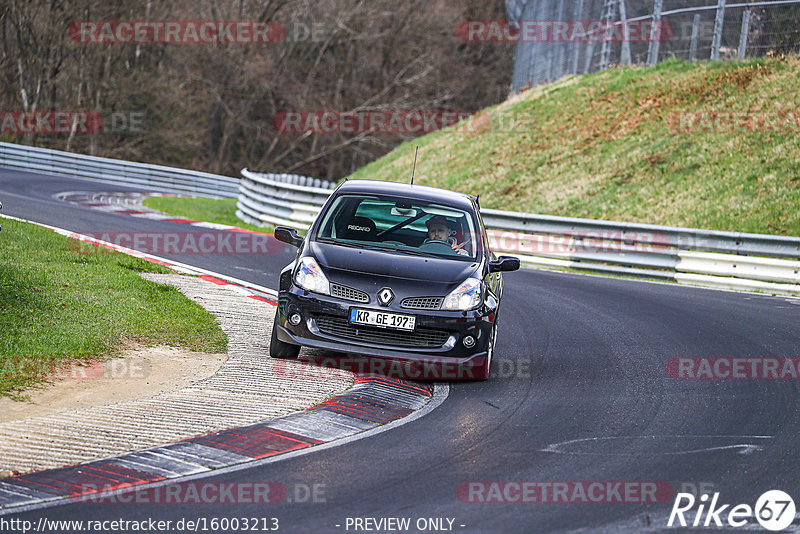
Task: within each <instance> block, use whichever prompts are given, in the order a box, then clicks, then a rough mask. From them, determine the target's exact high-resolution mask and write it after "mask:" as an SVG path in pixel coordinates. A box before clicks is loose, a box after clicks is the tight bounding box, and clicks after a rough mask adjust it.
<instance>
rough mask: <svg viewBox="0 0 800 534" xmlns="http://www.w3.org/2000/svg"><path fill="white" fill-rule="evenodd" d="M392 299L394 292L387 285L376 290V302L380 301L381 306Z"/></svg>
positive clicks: (386, 304) (387, 303)
mask: <svg viewBox="0 0 800 534" xmlns="http://www.w3.org/2000/svg"><path fill="white" fill-rule="evenodd" d="M393 300H394V293H392V290H391V289H389V288H388V287H384V288H383V289H381V290H380V291H378V302H380V303H381V306H388V305H389V303H390V302H392V301H393Z"/></svg>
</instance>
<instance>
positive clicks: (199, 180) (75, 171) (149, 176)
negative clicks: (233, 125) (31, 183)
mask: <svg viewBox="0 0 800 534" xmlns="http://www.w3.org/2000/svg"><path fill="white" fill-rule="evenodd" d="M0 167H5V168H8V169H16V170H20V171H33V172H40V173H44V174H53V175H56V176H69V177H73V178H82V179H84V180H96V181H100V182H105V183H109V184H117V185H125V186H129V187H140V188H143V189H148V190H150V191H154V192H159V193H178V194H180V193H183V194H192V195H197V196H206V197H213V198H235V197H236V196H237V195H238V193H239V180H238V179H236V178H231V177H229V176H220V175H217V174H209V173H205V172H199V171H190V170H186V169H178V168H174V167H164V166H162V165H150V164H147V163H133V162H130V161H124V160H119V159H109V158H98V157H95V156H85V155H83V154H73V153H72V152H62V151H60V150H50V149H46V148H36V147H30V146H25V145H15V144H11V143H0Z"/></svg>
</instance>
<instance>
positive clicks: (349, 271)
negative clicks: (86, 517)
mask: <svg viewBox="0 0 800 534" xmlns="http://www.w3.org/2000/svg"><path fill="white" fill-rule="evenodd" d="M309 248H310V251H311V253H312V255H313V256H314V258H316V260H317V262H318V263H319V265H320V267H322V270H323V271H325V273H326V274H327V276H328V277H329V278H330V279H331V281H338V282H339V283H343V284H348V285H356V287H361V288H363V287H364V286H365V284H366V285H369V286H372V285H374V286H375V287H381V286H383V285H393V284H394V285H396V284H400V285H406V283H412V284H413V285H416V286H419V282H426V284H425V287H426V288H428V289H429V290H431V291H429V294H431V295H435V294H439V293H442V294H443V293H444V292H446V291H449V290H451V289H452V288H453V287H454V286H455V285H458V284H460V283H461V282H463V281H464V280H466V279H467V278H469V277H470V276H472V275H473V274H474V273H475V271H476V270H477V269H478V267H479V265H478V263H477V262H468V261H461V260H457V259H453V260H448V259H439V258H435V257H433V256H431V257H424V256H412V255H406V254H393V253H391V252H380V251H377V250H368V249H358V248H354V247H345V246H339V245H332V244H327V243H317V242H312V243H311V244H310V247H309ZM478 278H480V276H478ZM436 289H438V290H439V291H436V292H434V291H435V290H436Z"/></svg>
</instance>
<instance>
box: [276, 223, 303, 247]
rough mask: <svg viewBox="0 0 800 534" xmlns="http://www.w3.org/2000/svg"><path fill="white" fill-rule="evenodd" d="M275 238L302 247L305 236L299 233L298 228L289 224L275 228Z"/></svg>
mask: <svg viewBox="0 0 800 534" xmlns="http://www.w3.org/2000/svg"><path fill="white" fill-rule="evenodd" d="M275 239H277V240H278V241H283V242H284V243H287V244H289V245H292V246H293V247H300V245H302V244H303V238H302V237H300V236H299V235H298V234H297V230H295V229H294V228H289V227H287V226H278V227H277V228H275Z"/></svg>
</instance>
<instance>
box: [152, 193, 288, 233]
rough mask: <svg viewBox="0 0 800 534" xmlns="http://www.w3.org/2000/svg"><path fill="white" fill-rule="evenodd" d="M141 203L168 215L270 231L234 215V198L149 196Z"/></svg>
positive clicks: (268, 228)
mask: <svg viewBox="0 0 800 534" xmlns="http://www.w3.org/2000/svg"><path fill="white" fill-rule="evenodd" d="M143 204H144V205H145V206H146V207H148V208H150V209H154V210H158V211H162V212H164V213H168V214H170V215H176V216H179V217H186V218H187V219H191V220H193V221H205V222H213V223H217V224H228V225H230V226H237V227H239V228H246V229H248V230H255V231H257V232H271V231H272V230H273V229H272V227H269V226H256V225H254V224H248V223H246V222H244V221H243V220H241V219H239V218H238V217H237V216H236V199H235V198H224V199H213V198H200V197H197V198H185V197H150V198H146V199H145V200H144V202H143Z"/></svg>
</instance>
